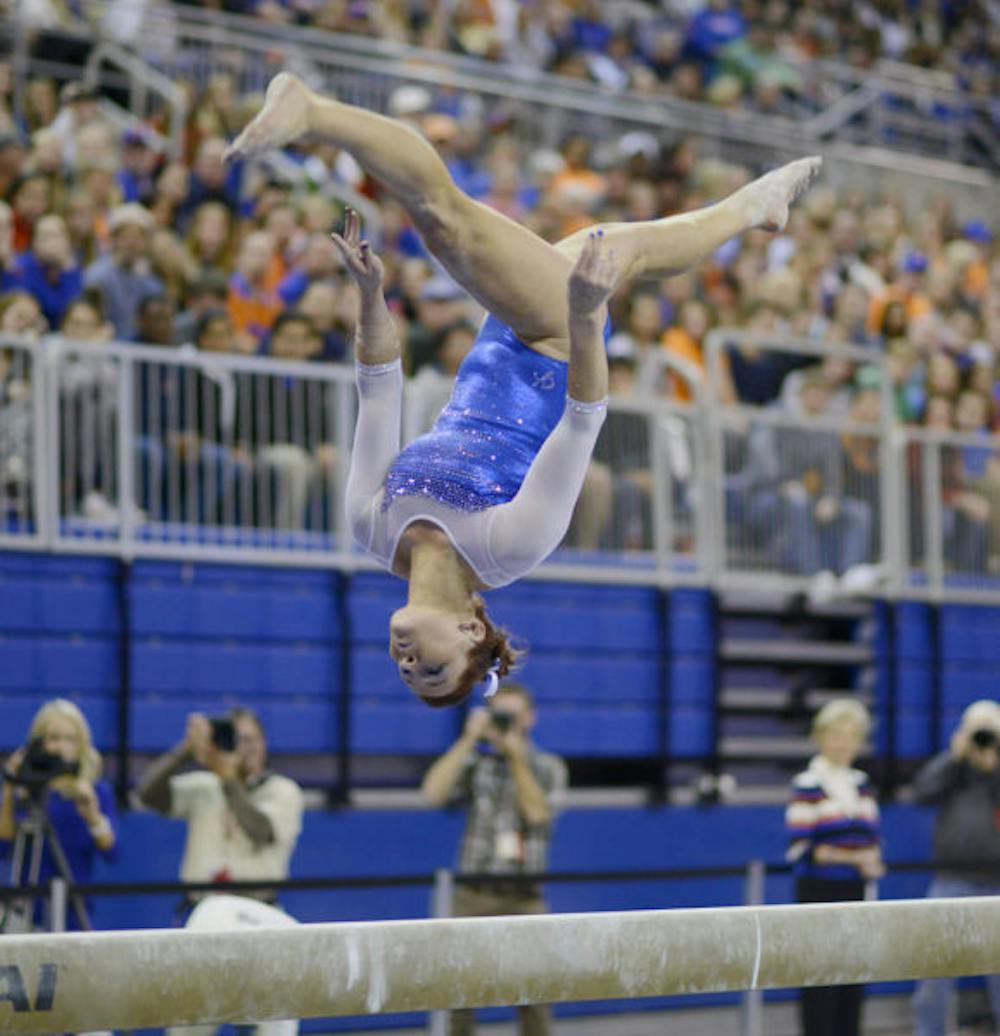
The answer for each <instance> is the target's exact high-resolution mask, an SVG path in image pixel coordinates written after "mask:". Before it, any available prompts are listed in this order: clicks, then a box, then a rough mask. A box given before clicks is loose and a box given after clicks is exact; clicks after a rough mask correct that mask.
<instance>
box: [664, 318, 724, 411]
mask: <svg viewBox="0 0 1000 1036" xmlns="http://www.w3.org/2000/svg"><path fill="white" fill-rule="evenodd" d="M711 325H712V318H711V314H710V313H709V310H708V307H707V306H706V305H705V303H704V302H702V301H701V300H700V299H688V300H687V301H686V302H685V303H684V304H683V305H682V306H681V308H680V312H679V313H678V314H677V323H676V324H674V325H673V327H668V328H667V330H666V331H664V332H663V337H662V339H661V341H662V342H663V347H664V348H665V349H666V350H667V352H669V353H670V354H671V355H672V356H674V357H676V358H677V359H679V360H684V361H686V362H687V363H688V364H690V365H691V366H693V367H696V368H697V369H698V371H699V372H701V373H702V374H703V373H704V371H705V355H704V352H703V350H702V347H701V343H702V339H703V338H704V337H705V335H706V334H707V333H708V329H709V328H710V327H711ZM670 394H671V396H673V398H674V399H677V400H680V401H681V402H682V403H690V402H691V400H692V399H693V397H694V393H693V392H692V391H691V383H690V382H689V381H688V379H687V378H685V377H682V376H680V375H678V374H675V373H673V372H671V374H670Z"/></svg>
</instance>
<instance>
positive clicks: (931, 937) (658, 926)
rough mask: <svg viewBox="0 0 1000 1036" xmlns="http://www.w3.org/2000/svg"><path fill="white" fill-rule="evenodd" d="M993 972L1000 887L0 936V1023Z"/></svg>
mask: <svg viewBox="0 0 1000 1036" xmlns="http://www.w3.org/2000/svg"><path fill="white" fill-rule="evenodd" d="M992 972H1000V897H983V898H968V899H933V900H896V901H889V902H883V903H833V904H825V903H824V904H809V905H801V906H765V907H722V908H713V909H699V910H649V911H631V912H622V913H595V914H549V915H543V916H533V917H490V918H463V919H458V920H421V921H379V922H368V923H350V924H317V925H300V926H297V927H293V928H281V929H278V928H275V929H266V930H265V929H259V930H256V931H246V930H243V931H221V932H196V931H184V930H169V931H127V932H84V933H71V934H60V935H10V936H4V937H2V938H0V1033H8V1034H15V1033H16V1034H17V1036H29V1034H33V1033H63V1032H85V1031H88V1030H92V1029H105V1028H107V1029H116V1028H121V1029H138V1028H146V1027H153V1026H163V1025H183V1024H196V1023H207V1022H216V1023H222V1022H239V1021H251V1020H252V1021H266V1020H270V1019H276V1018H313V1017H322V1016H331V1015H363V1014H381V1013H384V1012H390V1011H424V1010H431V1009H438V1008H455V1007H486V1006H492V1005H502V1004H530V1003H556V1002H559V1001H567V1000H600V999H618V998H630V997H646V996H662V995H667V994H676V993H708V992H723V991H730V990H741V989H775V988H779V987H786V986H818V985H840V984H846V983H862V982H873V981H892V980H898V979H915V978H929V977H934V976H942V977H943V976H958V975H979V974H988V973H992Z"/></svg>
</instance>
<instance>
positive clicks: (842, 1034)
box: [785, 698, 885, 1036]
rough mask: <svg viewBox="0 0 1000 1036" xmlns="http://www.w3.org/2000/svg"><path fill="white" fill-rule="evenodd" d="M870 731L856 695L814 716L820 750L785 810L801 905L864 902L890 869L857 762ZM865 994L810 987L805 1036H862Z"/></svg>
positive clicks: (858, 989) (804, 1005) (804, 1001)
mask: <svg viewBox="0 0 1000 1036" xmlns="http://www.w3.org/2000/svg"><path fill="white" fill-rule="evenodd" d="M870 729H871V719H870V717H869V715H868V711H867V709H865V707H864V706H863V705H862V704H861V703H860V702H858V701H855V700H853V699H851V698H837V699H834V700H833V701H830V702H828V703H827V704H826V705H824V706H823V708H822V709H820V710H819V712H818V713H817V714H816V716H815V718H814V719H813V725H812V736H813V740H814V741H815V743H816V746H817V747H818V749H819V752H818V753H817V754H816V755H815V756H814V757H813V758H812V759H811V760H810V762H809V765H808V767H807V768H806V769H805V770H803V771H802V773H800V774H798V775H797V776H796V777H795V778H794V780H793V781H792V797H791V801H790V802H789V804H788V808H787V810H786V812H785V826H786V828H787V830H788V837H789V849H788V858H789V860H791V861H792V863H793V864H794V873H795V898H796V901H797V902H799V903H830V902H839V901H842V900H852V899H864V898H865V890H866V884H867V883H868V882H870V881H874V880H876V879H878V878H880V877H882V875H883V874H884V873H885V866H884V864H883V863H882V849H881V836H880V830H879V811H878V803H877V802H876V800H875V794H874V790H873V788H872V784H871V781H870V779H869V778H868V775H867V774H865V773H863V772H862V771H861V770H856V769H854V768H853V766H852V764H853V763H854V760H855V759H856V758H857V756H858V753H859V752H860V751H861V747H862V745H863V744H864V742H865V739H866V738H867V736H868V732H869V730H870ZM862 995H863V987H862V986H817V987H813V988H810V989H803V990H802V998H801V1017H802V1032H803V1034H804V1036H857V1034H858V1033H859V1032H860V1024H861V1001H862Z"/></svg>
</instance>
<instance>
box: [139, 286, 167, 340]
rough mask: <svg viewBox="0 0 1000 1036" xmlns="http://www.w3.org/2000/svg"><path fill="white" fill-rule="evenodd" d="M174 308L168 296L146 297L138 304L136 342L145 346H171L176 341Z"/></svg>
mask: <svg viewBox="0 0 1000 1036" xmlns="http://www.w3.org/2000/svg"><path fill="white" fill-rule="evenodd" d="M175 315H176V308H175V306H174V302H173V299H171V298H170V296H169V295H166V294H164V293H162V292H161V293H160V294H158V295H147V296H146V297H145V298H144V299H143V300H142V302H140V303H139V312H138V314H137V321H138V331H139V335H138V340H139V341H140V342H142V343H143V344H146V345H164V346H173V345H174V344H175V340H176V333H175V331H174V316H175Z"/></svg>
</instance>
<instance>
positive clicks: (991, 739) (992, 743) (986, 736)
mask: <svg viewBox="0 0 1000 1036" xmlns="http://www.w3.org/2000/svg"><path fill="white" fill-rule="evenodd" d="M972 743H973V744H974V745H975V746H976V748H994V747H996V744H997V735H996V731H993V730H988V729H986V728H983V729H981V730H974V731H973V732H972Z"/></svg>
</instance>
